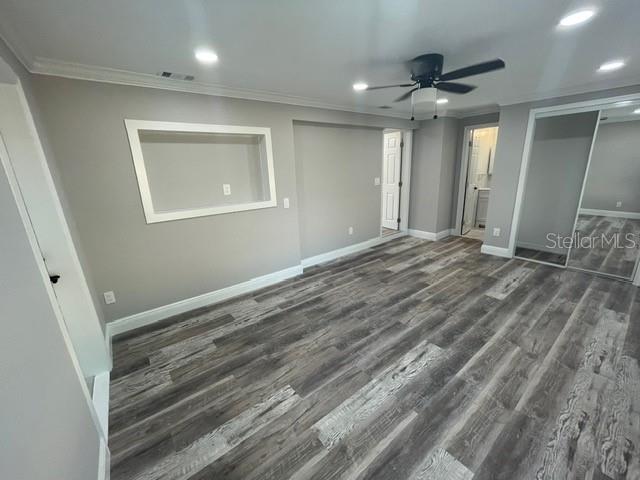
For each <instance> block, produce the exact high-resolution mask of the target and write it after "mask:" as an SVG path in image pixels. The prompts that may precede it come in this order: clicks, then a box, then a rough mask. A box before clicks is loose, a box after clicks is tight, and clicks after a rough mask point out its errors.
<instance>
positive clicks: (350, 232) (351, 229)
mask: <svg viewBox="0 0 640 480" xmlns="http://www.w3.org/2000/svg"><path fill="white" fill-rule="evenodd" d="M349 235H353V227H349Z"/></svg>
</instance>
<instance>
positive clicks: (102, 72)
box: [26, 57, 408, 120]
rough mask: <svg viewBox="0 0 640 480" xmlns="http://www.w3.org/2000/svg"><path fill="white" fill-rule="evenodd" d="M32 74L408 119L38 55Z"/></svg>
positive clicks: (374, 110)
mask: <svg viewBox="0 0 640 480" xmlns="http://www.w3.org/2000/svg"><path fill="white" fill-rule="evenodd" d="M26 67H27V69H28V70H29V71H30V72H31V73H38V74H41V75H53V76H56V77H63V78H72V79H77V80H90V81H94V82H101V83H112V84H117V85H130V86H135V87H146V88H156V89H160V90H170V91H174V92H185V93H198V94H202V95H212V96H217V97H230V98H242V99H246V100H256V101H260V102H274V103H284V104H287V105H296V106H301V107H312V108H325V109H330V110H339V111H344V112H353V113H365V114H369V115H376V116H379V117H394V118H402V119H405V120H406V119H407V115H408V114H407V112H398V111H391V112H386V111H385V113H381V110H380V109H378V108H374V107H360V106H357V105H348V106H346V105H338V104H334V103H329V102H323V101H322V100H317V99H314V98H309V97H299V96H294V95H285V94H282V93H276V92H270V91H267V90H254V89H248V88H236V87H226V86H224V85H218V84H210V83H203V82H197V81H185V80H175V79H170V78H163V77H160V76H158V75H151V74H147V73H136V72H131V71H128V70H118V69H115V68H108V67H98V66H93V65H84V64H80V63H72V62H63V61H59V60H51V59H47V58H40V57H37V58H36V59H35V61H34V62H33V65H31V66H26Z"/></svg>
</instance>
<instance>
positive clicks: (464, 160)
mask: <svg viewBox="0 0 640 480" xmlns="http://www.w3.org/2000/svg"><path fill="white" fill-rule="evenodd" d="M499 126H500V124H499V123H498V122H490V123H478V124H475V125H467V126H466V127H464V133H463V135H462V156H461V157H460V168H459V169H458V172H460V177H459V178H458V204H457V208H456V226H455V229H454V232H455V233H454V235H462V217H463V215H464V196H465V193H466V186H467V171H468V169H469V141H470V134H471V132H472V131H473V130H480V129H482V128H492V127H499ZM498 135H500V130H498Z"/></svg>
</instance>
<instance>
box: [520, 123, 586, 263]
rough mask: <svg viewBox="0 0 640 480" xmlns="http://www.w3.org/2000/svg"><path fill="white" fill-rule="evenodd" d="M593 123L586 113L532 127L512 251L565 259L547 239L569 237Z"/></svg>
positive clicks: (564, 251)
mask: <svg viewBox="0 0 640 480" xmlns="http://www.w3.org/2000/svg"><path fill="white" fill-rule="evenodd" d="M597 119H598V112H588V113H578V114H573V115H561V116H557V117H549V118H540V119H538V120H537V121H536V127H535V134H534V137H533V142H532V144H531V157H530V159H529V171H528V173H527V183H526V187H525V192H524V199H523V206H522V213H521V217H520V228H519V230H518V237H517V241H516V245H518V246H523V247H526V248H534V249H541V250H549V251H554V252H556V253H566V249H562V248H551V245H548V241H547V234H549V233H553V234H558V235H561V236H563V237H570V236H571V234H572V233H573V227H574V223H575V218H576V213H577V211H578V203H579V201H580V192H581V190H582V183H583V181H584V176H585V173H586V168H587V161H588V160H589V150H590V149H591V143H592V141H593V132H594V130H595V127H596V122H597Z"/></svg>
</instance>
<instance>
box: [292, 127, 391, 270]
mask: <svg viewBox="0 0 640 480" xmlns="http://www.w3.org/2000/svg"><path fill="white" fill-rule="evenodd" d="M293 131H294V141H295V155H296V171H297V174H298V177H299V181H298V185H299V188H298V201H299V202H300V204H301V205H303V206H304V215H302V216H301V219H300V232H301V238H300V242H301V249H302V258H307V257H312V256H314V255H318V254H320V253H324V252H329V251H331V250H335V249H338V248H342V247H346V246H348V245H352V244H355V243H359V242H363V241H365V240H368V239H370V238H374V237H377V236H378V235H379V234H380V202H381V192H380V186H375V185H374V178H375V177H380V176H381V175H382V130H381V129H371V128H356V127H345V126H331V125H321V124H303V123H295V124H294V129H293ZM350 226H352V227H353V235H349V234H348V228H349V227H350Z"/></svg>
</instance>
